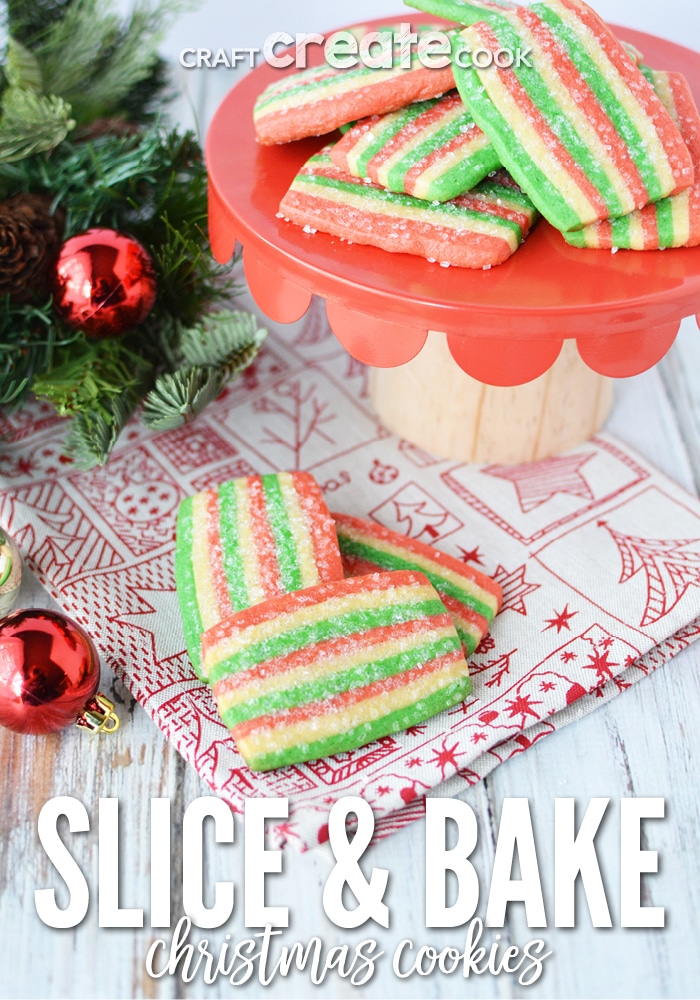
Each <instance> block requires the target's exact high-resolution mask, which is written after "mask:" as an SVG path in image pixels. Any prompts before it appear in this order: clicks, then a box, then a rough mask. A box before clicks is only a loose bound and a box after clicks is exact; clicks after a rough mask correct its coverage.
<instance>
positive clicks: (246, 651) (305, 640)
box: [210, 599, 445, 684]
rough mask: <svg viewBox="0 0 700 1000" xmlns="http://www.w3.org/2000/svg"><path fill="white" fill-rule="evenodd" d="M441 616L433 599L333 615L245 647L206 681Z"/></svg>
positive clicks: (438, 603) (439, 603)
mask: <svg viewBox="0 0 700 1000" xmlns="http://www.w3.org/2000/svg"><path fill="white" fill-rule="evenodd" d="M444 614H445V606H444V605H443V603H442V601H439V600H435V599H433V600H427V601H417V602H408V603H404V604H395V605H390V606H388V607H379V608H366V609H363V610H361V611H352V612H347V613H346V614H339V615H335V616H334V617H332V618H325V619H322V620H321V621H316V622H312V623H311V624H309V625H304V626H302V627H300V628H296V629H291V630H290V631H288V632H282V633H281V634H279V635H276V636H274V637H271V638H269V639H266V640H264V641H262V642H258V643H254V644H251V645H248V646H245V647H244V648H242V649H240V650H239V651H238V652H237V653H235V654H234V655H233V656H231V657H229V658H228V659H226V660H223V661H222V662H220V663H217V664H216V666H215V667H213V669H212V671H211V675H210V681H211V683H212V684H214V683H216V681H219V680H221V678H222V677H227V676H228V675H229V674H234V673H239V672H240V671H241V670H247V669H248V668H249V667H253V666H255V665H256V664H258V663H263V662H264V661H265V660H270V659H274V658H275V657H278V656H286V655H287V654H288V653H294V652H296V650H298V649H303V648H304V647H305V646H311V645H315V644H316V643H319V642H326V641H328V640H331V639H338V638H341V637H343V636H352V635H357V634H358V633H362V632H369V631H370V630H371V629H375V628H384V627H386V626H388V625H399V624H402V623H403V622H408V621H413V620H414V619H415V618H421V617H424V618H429V617H433V616H438V615H444ZM281 627H282V626H281Z"/></svg>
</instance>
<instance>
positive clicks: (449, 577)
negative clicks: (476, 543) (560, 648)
mask: <svg viewBox="0 0 700 1000" xmlns="http://www.w3.org/2000/svg"><path fill="white" fill-rule="evenodd" d="M332 517H333V520H334V521H335V528H336V531H337V533H338V544H339V546H340V554H341V556H342V559H343V567H344V569H345V572H346V574H348V575H349V576H359V575H361V574H365V573H374V572H377V571H378V570H414V571H416V572H419V573H423V574H424V576H426V577H427V579H428V580H429V581H430V582H431V583H432V585H433V586H434V587H435V589H436V590H437V592H438V594H439V595H440V597H441V598H442V602H443V604H444V605H445V607H446V608H447V610H448V611H449V613H450V614H451V616H452V620H453V621H454V624H455V628H456V629H457V634H458V635H459V637H460V639H461V640H462V645H463V646H464V652H465V655H466V656H471V654H472V653H473V652H474V650H475V649H476V648H477V646H478V645H479V643H480V642H481V640H482V639H483V638H484V636H485V635H486V633H487V632H488V630H489V628H490V626H491V623H492V622H493V619H494V617H495V616H496V615H497V614H498V611H499V610H500V607H501V604H502V602H503V591H502V590H501V587H500V585H499V584H497V583H496V581H495V580H492V579H491V578H490V577H488V576H486V575H485V574H484V573H480V572H479V571H478V570H476V569H473V568H472V567H471V566H466V565H465V564H464V563H461V562H459V560H457V559H454V558H453V557H452V556H449V555H447V553H446V552H440V551H439V550H438V549H434V548H432V546H430V545H425V544H424V543H423V542H419V541H418V540H417V539H415V538H407V537H406V536H405V535H399V534H398V533H397V532H395V531H389V529H388V528H385V527H383V525H381V524H375V523H373V522H370V521H363V520H361V519H360V518H358V517H349V516H348V515H347V514H333V515H332Z"/></svg>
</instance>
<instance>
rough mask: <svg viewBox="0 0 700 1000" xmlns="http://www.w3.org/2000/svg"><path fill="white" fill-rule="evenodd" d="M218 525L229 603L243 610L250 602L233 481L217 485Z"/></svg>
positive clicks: (235, 608) (238, 609)
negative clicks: (240, 544) (239, 538)
mask: <svg viewBox="0 0 700 1000" xmlns="http://www.w3.org/2000/svg"><path fill="white" fill-rule="evenodd" d="M219 525H220V530H219V537H220V539H221V548H222V552H223V562H224V572H225V573H226V581H227V583H228V588H229V596H230V599H231V605H232V607H233V608H234V610H236V611H243V610H244V608H247V607H250V603H251V602H250V594H249V593H248V587H247V585H246V582H245V581H246V578H245V569H244V566H243V557H242V555H241V551H240V547H239V541H238V497H237V494H236V485H235V483H234V482H228V483H222V485H221V486H220V487H219Z"/></svg>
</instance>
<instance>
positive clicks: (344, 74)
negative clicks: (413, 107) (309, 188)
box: [253, 29, 455, 146]
mask: <svg viewBox="0 0 700 1000" xmlns="http://www.w3.org/2000/svg"><path fill="white" fill-rule="evenodd" d="M387 30H389V31H390V30H391V29H387ZM432 30H434V29H432ZM421 33H422V32H421V31H419V32H418V37H419V38H420V35H421ZM454 85H455V84H454V77H453V75H452V67H451V66H446V67H445V68H443V69H433V68H428V67H426V66H423V64H422V63H421V62H420V60H419V56H418V47H417V46H415V47H414V48H413V49H412V50H411V60H410V67H404V64H403V62H402V59H401V53H400V51H399V50H398V48H396V50H395V56H394V64H393V65H392V67H391V68H388V69H373V68H371V67H369V66H365V65H363V64H362V63H360V64H359V65H358V66H356V67H353V68H351V69H345V70H342V69H335V68H333V67H332V66H329V65H327V64H325V65H323V66H320V67H318V68H311V69H306V70H302V71H301V72H299V73H294V74H292V75H290V76H284V77H282V79H280V80H279V81H277V82H276V83H272V84H270V86H269V87H267V88H266V89H265V90H264V91H263V92H262V94H260V96H259V97H258V99H257V101H256V102H255V107H254V109H253V121H254V123H255V131H256V133H257V137H258V141H259V142H260V143H262V144H263V145H265V146H271V145H274V144H275V143H280V142H293V141H294V140H295V139H304V138H306V137H307V136H312V135H325V134H326V133H327V132H333V131H334V129H337V128H340V126H342V125H346V124H347V123H348V122H354V121H357V120H358V119H360V118H367V117H368V116H369V115H383V114H386V113H387V112H389V111H397V110H398V109H399V108H402V107H403V106H404V105H405V104H410V103H411V102H412V101H424V100H427V99H428V98H431V97H438V96H440V95H441V94H444V93H446V92H447V91H448V90H452V89H453V88H454Z"/></svg>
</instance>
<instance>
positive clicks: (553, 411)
mask: <svg viewBox="0 0 700 1000" xmlns="http://www.w3.org/2000/svg"><path fill="white" fill-rule="evenodd" d="M405 18H406V15H404V20H405ZM396 20H397V22H398V21H400V20H401V16H400V15H399V17H397V19H396ZM386 23H387V20H386V19H382V20H381V21H379V20H378V21H375V22H372V23H371V24H370V25H369V26H368V27H369V28H370V29H371V28H373V27H376V26H379V25H382V24H386ZM615 30H616V31H617V32H618V34H619V36H620V37H621V38H622V39H624V40H625V41H629V42H632V43H633V44H634V45H636V46H637V47H638V48H639V49H640V50H641V52H642V53H643V54H644V58H645V61H646V63H647V64H648V65H651V66H653V67H654V68H655V69H673V70H678V71H680V72H682V73H684V74H685V76H686V77H687V78H688V80H689V82H690V85H691V87H692V89H693V91H694V93H695V95H696V97H697V98H700V54H698V53H696V52H693V51H691V50H690V49H685V48H683V47H681V46H678V45H674V44H672V43H670V42H667V41H663V40H662V39H659V38H655V37H653V36H651V35H646V34H642V33H640V32H636V31H631V30H629V29H627V28H619V29H615ZM312 53H313V49H309V55H310V56H311V55H312ZM317 55H318V56H319V57H320V56H321V51H320V49H318V51H317ZM310 61H311V60H310ZM280 72H281V71H280V70H276V69H273V68H271V67H269V66H267V65H264V66H260V67H259V68H258V69H256V70H255V71H254V72H252V73H250V74H249V75H247V76H246V77H244V79H243V80H242V81H241V82H240V83H239V84H238V85H237V86H236V87H234V88H233V89H232V90H231V92H230V93H229V94H228V95H227V97H226V98H225V99H224V100H223V102H222V103H221V105H220V107H219V109H218V111H217V113H216V115H215V117H214V120H213V122H212V124H211V127H210V129H209V134H208V138H207V144H206V157H207V167H208V172H209V232H210V240H211V247H212V252H213V254H214V256H215V257H216V259H217V260H219V261H222V262H224V261H227V260H229V259H230V257H231V255H232V253H233V251H234V248H235V245H236V243H240V244H242V246H243V251H244V252H243V261H244V267H245V273H246V278H247V280H248V284H249V286H250V290H251V293H252V295H253V297H254V298H255V300H256V302H257V303H258V305H259V306H260V308H261V309H262V311H263V312H264V313H265V314H266V315H268V316H269V317H270V318H271V319H273V320H275V321H277V322H282V323H291V322H294V321H295V320H298V319H300V318H301V317H302V316H303V315H304V313H305V312H306V310H307V308H308V306H309V303H310V301H311V297H312V295H319V296H321V297H323V298H324V299H325V300H326V306H327V312H328V319H329V321H330V324H331V327H332V329H333V331H334V333H335V335H336V337H337V338H338V340H339V341H340V342H341V343H342V344H343V345H344V346H345V348H346V349H347V350H348V351H349V352H350V354H352V355H353V357H355V358H357V359H358V360H359V361H362V362H365V363H366V364H368V365H371V366H372V367H373V373H372V374H373V379H372V398H373V402H374V405H375V408H376V410H377V412H378V414H379V416H380V417H381V419H382V420H383V421H384V422H385V423H386V424H387V425H388V426H389V427H390V428H391V429H392V430H395V431H396V432H397V433H399V434H400V435H402V436H403V437H405V438H407V439H408V440H411V441H414V442H415V443H417V444H419V445H421V446H423V447H426V448H428V449H429V450H431V451H433V452H435V453H437V454H441V455H444V456H449V457H454V458H459V459H461V460H476V461H503V462H505V461H524V460H528V459H533V458H542V457H545V456H546V455H549V454H553V453H555V452H556V451H560V450H563V449H564V448H567V447H572V446H574V445H575V444H578V443H580V442H581V441H583V440H586V439H587V438H588V437H589V436H590V435H591V434H593V433H595V431H596V430H598V429H599V427H600V426H602V424H603V423H604V421H605V419H606V418H607V416H608V413H609V410H610V406H611V403H612V388H611V387H612V383H611V381H610V379H615V378H624V377H627V376H631V375H637V374H639V373H641V372H643V371H646V370H647V369H649V368H651V367H653V366H654V365H655V364H656V363H657V362H658V361H660V360H661V358H663V356H664V355H665V354H666V353H667V351H668V350H669V349H670V347H671V345H672V344H673V342H674V340H675V338H676V335H677V333H678V330H679V327H680V323H681V321H682V320H683V319H684V318H685V317H687V316H691V315H694V314H697V313H698V312H699V311H700V247H695V248H690V249H688V248H686V249H678V250H664V251H651V252H643V253H640V252H635V251H619V252H618V253H616V254H614V255H613V254H611V253H610V252H609V251H603V250H578V249H575V248H573V247H570V246H569V245H568V244H567V243H566V242H565V241H564V239H563V238H562V236H561V235H560V234H559V233H558V232H556V230H554V229H553V228H552V227H551V226H549V225H548V224H547V223H545V222H540V224H539V225H538V226H537V228H536V229H535V231H534V232H533V233H532V235H531V236H530V237H529V238H528V240H527V242H526V243H525V245H524V246H523V247H521V249H520V250H518V252H517V253H516V254H515V255H514V256H513V258H512V259H511V260H509V261H508V262H507V263H505V264H502V265H501V266H500V267H494V268H492V269H491V270H489V271H470V270H466V269H463V268H456V267H453V268H449V269H447V268H441V267H440V266H439V265H438V264H430V263H428V262H427V261H425V260H423V259H422V258H418V257H412V256H410V255H408V254H390V253H386V252H385V251H383V250H379V249H377V248H374V247H366V246H360V245H354V244H353V245H348V244H347V243H344V242H341V241H340V240H339V239H337V238H334V237H331V236H328V235H326V234H324V233H321V232H318V233H313V234H311V233H306V232H304V231H303V229H301V228H300V227H298V226H295V225H293V224H290V223H286V222H284V220H282V219H279V218H277V212H278V208H279V203H280V200H281V199H282V196H283V195H284V194H285V192H286V191H287V188H288V187H289V185H290V184H291V182H292V180H293V178H294V176H295V175H296V173H297V172H298V170H299V169H300V168H301V166H302V165H303V164H304V163H305V161H306V160H307V159H308V157H309V156H311V155H312V154H313V153H315V152H317V151H318V150H319V149H320V148H321V146H322V145H324V144H325V143H326V142H327V141H328V140H329V137H328V136H326V137H322V138H314V139H306V140H303V141H301V142H295V143H290V144H287V145H282V146H273V147H264V146H260V145H258V143H257V141H256V138H255V131H254V128H253V105H254V103H255V99H256V97H257V96H258V94H259V93H260V92H261V91H262V90H263V89H264V88H265V87H266V86H267V85H268V84H269V83H271V82H272V81H273V80H277V79H279V74H280ZM430 331H433V332H430ZM435 331H439V332H435Z"/></svg>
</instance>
